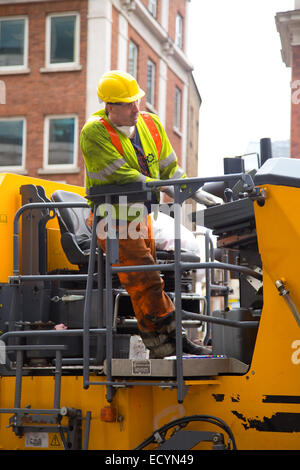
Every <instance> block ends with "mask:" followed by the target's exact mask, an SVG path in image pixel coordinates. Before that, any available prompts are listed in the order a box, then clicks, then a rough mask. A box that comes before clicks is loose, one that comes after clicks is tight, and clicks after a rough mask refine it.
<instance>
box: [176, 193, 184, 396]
mask: <svg viewBox="0 0 300 470" xmlns="http://www.w3.org/2000/svg"><path fill="white" fill-rule="evenodd" d="M174 190H175V198H174V231H175V234H174V235H175V237H174V248H175V318H176V356H177V361H176V376H177V384H178V386H177V401H178V403H182V402H183V398H184V397H183V388H184V383H183V365H182V324H181V320H182V318H181V317H182V312H181V308H182V302H181V266H180V259H181V233H180V225H181V217H180V216H181V213H180V211H181V205H180V204H179V196H180V188H179V186H175V188H174Z"/></svg>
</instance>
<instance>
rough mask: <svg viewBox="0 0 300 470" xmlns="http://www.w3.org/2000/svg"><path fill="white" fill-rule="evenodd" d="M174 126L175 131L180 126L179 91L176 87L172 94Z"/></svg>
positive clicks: (178, 129)
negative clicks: (173, 94)
mask: <svg viewBox="0 0 300 470" xmlns="http://www.w3.org/2000/svg"><path fill="white" fill-rule="evenodd" d="M174 128H175V129H176V130H177V131H180V128H181V91H180V90H179V88H177V87H175V96H174Z"/></svg>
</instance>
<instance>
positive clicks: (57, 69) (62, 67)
mask: <svg viewBox="0 0 300 470" xmlns="http://www.w3.org/2000/svg"><path fill="white" fill-rule="evenodd" d="M80 70H82V65H57V66H53V67H41V68H40V72H41V73H51V72H78V71H80Z"/></svg>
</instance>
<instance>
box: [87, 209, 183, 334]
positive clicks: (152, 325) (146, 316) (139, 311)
mask: <svg viewBox="0 0 300 470" xmlns="http://www.w3.org/2000/svg"><path fill="white" fill-rule="evenodd" d="M92 221H93V213H92V212H91V214H90V216H89V219H88V221H87V223H88V224H89V225H90V226H92ZM129 225H130V223H129V222H128V223H127V224H126V223H125V224H124V225H122V224H120V225H119V227H117V230H118V232H119V263H118V264H114V266H138V265H153V264H155V263H156V249H155V240H154V237H153V233H152V221H151V215H150V214H149V215H148V216H147V217H145V219H144V220H143V221H142V222H140V223H139V224H138V225H137V226H136V231H135V237H136V232H137V231H138V233H139V236H138V238H134V239H133V238H130V233H128V231H129V232H130V230H128V227H129ZM97 234H98V232H97ZM97 240H98V244H99V245H100V247H101V248H102V250H103V251H104V252H105V249H106V243H105V237H103V238H102V235H101V237H99V236H98V237H97ZM118 277H119V279H120V282H121V284H122V286H123V287H124V289H126V291H127V292H128V294H129V296H130V300H131V303H132V307H133V310H134V313H135V316H136V319H137V322H138V328H139V330H140V331H142V332H151V331H154V330H155V329H156V322H157V320H159V319H162V318H163V317H165V316H166V315H168V314H169V313H170V312H172V311H174V310H175V307H174V304H173V302H172V300H171V299H170V297H169V296H168V295H167V294H166V293H165V291H164V281H163V279H162V278H161V276H160V272H159V271H139V272H119V273H118Z"/></svg>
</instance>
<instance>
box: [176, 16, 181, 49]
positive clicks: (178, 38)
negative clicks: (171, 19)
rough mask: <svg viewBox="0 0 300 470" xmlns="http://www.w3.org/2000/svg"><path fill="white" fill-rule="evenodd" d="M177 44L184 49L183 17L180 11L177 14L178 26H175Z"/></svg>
mask: <svg viewBox="0 0 300 470" xmlns="http://www.w3.org/2000/svg"><path fill="white" fill-rule="evenodd" d="M175 44H176V46H178V47H180V49H182V46H183V18H182V16H181V15H180V13H177V15H176V26H175Z"/></svg>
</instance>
